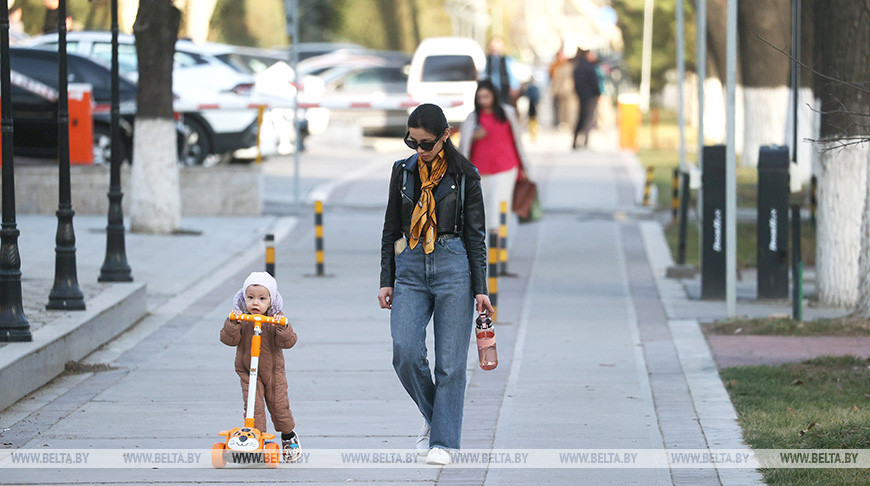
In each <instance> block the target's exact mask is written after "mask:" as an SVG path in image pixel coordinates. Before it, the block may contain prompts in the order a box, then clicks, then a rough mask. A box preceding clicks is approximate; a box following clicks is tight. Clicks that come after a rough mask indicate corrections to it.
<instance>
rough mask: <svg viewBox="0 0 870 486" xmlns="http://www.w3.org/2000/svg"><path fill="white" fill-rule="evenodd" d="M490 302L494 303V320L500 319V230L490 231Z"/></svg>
mask: <svg viewBox="0 0 870 486" xmlns="http://www.w3.org/2000/svg"><path fill="white" fill-rule="evenodd" d="M489 302H490V303H491V304H492V308H493V313H492V322H495V321H496V320H497V319H498V232H497V231H492V232H490V233H489Z"/></svg>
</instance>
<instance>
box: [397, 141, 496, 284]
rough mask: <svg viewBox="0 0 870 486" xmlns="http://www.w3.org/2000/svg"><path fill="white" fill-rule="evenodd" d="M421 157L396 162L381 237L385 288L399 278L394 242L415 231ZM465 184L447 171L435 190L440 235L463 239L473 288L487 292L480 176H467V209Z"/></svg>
mask: <svg viewBox="0 0 870 486" xmlns="http://www.w3.org/2000/svg"><path fill="white" fill-rule="evenodd" d="M417 159H418V155H417V154H414V155H412V156H411V157H409V158H407V159H405V160H398V161H396V163H395V164H394V165H393V174H392V177H391V178H390V195H389V199H388V200H387V211H386V215H385V216H384V232H383V236H382V238H381V287H392V286H393V284H394V282H395V281H396V260H395V249H394V244H395V242H396V240H398V239H399V238H403V237H405V236H407V235H408V234H409V233H410V231H411V214H412V213H413V211H414V205H415V204H416V203H417V201H419V199H420V179H419V177H417V174H418V172H417ZM403 183H404V184H403ZM461 187H462V176H461V175H459V174H453V173H447V174H444V177H443V178H442V179H441V182H440V183H439V184H438V186H436V187H435V189H434V191H433V194H434V196H435V219H436V220H437V222H438V235H444V234H456V235H458V236H460V237H461V238H462V239H463V241H464V242H465V249H466V253H467V254H468V266H469V270H470V272H471V289H472V291H473V292H474V294H475V295H477V294H486V293H487V288H486V251H487V250H486V219H485V218H484V213H483V196H482V194H481V192H480V179H478V178H476V177H468V176H466V177H465V197H464V198H462V199H463V204H464V206H465V208H464V209H465V210H464V211H462V210H460V208H459V200H460V198H459V190H460V188H461Z"/></svg>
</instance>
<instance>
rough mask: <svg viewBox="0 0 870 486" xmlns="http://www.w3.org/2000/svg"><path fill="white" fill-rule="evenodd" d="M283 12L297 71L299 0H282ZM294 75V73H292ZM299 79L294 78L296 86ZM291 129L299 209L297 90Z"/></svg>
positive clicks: (295, 70)
mask: <svg viewBox="0 0 870 486" xmlns="http://www.w3.org/2000/svg"><path fill="white" fill-rule="evenodd" d="M284 11H285V12H284V14H285V15H286V17H287V23H288V24H291V25H288V26H287V27H288V32H287V33H288V34H289V35H290V43H291V44H290V52H291V55H290V65H291V66H292V67H293V72H294V73H298V70H297V69H296V67H297V66H296V65H297V64H298V63H299V0H284ZM294 75H295V74H294ZM300 81H301V80H300V79H299V78H297V79H296V84H297V86H299V85H300V83H299V82H300ZM293 130H294V131H295V133H296V148H295V150H294V151H293V204H294V206H295V207H296V210H297V211H299V209H300V206H299V205H300V204H301V196H300V189H299V165H300V161H299V157H300V152H301V151H302V130H300V129H299V90H298V89H296V90H295V91H294V92H293Z"/></svg>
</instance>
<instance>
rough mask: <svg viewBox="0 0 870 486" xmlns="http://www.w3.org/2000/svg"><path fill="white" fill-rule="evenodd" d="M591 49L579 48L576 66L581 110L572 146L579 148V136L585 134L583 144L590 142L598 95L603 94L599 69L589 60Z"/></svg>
mask: <svg viewBox="0 0 870 486" xmlns="http://www.w3.org/2000/svg"><path fill="white" fill-rule="evenodd" d="M588 55H589V51H586V50H584V49H578V50H577V58H576V60H575V62H576V64H577V65H576V67H575V68H574V92H575V93H577V98H578V99H579V100H580V112H579V113H578V115H577V124H576V125H574V140H573V142H572V144H571V147H572V148H575V149H576V148H577V137H578V136H579V135H580V134H581V133H582V134H583V146H584V147H585V146H586V145H587V144H588V143H589V131H590V130H591V129H592V123H593V120H594V119H595V109H596V107H597V106H598V97H599V96H601V89H600V88H599V86H600V84H599V81H598V71H597V70H596V69H595V65H594V64H592V63H591V62H589V59H588Z"/></svg>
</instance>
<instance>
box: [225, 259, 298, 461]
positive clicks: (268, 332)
mask: <svg viewBox="0 0 870 486" xmlns="http://www.w3.org/2000/svg"><path fill="white" fill-rule="evenodd" d="M283 306H284V302H283V299H281V294H280V293H278V283H277V282H276V281H275V278H274V277H272V276H271V275H269V274H268V273H266V272H253V273H251V274H250V275H248V278H247V279H245V284H244V285H243V286H242V289H241V290H239V292H238V293H237V294H236V296H235V299H234V301H233V310H235V311H236V312H238V313H242V314H261V315H264V316H273V317H281V316H283V315H284V314H283V313H282V312H281V309H282V308H283ZM261 326H262V333H261V334H260V339H261V342H260V363H259V370H258V373H257V383H256V385H257V398H256V401H255V405H254V427H256V428H257V429H259V430H260V431H261V432H265V431H266V411H265V407H269V413H270V414H271V416H272V423H273V424H274V425H275V430H276V431H278V432H280V433H281V442H282V448H283V451H284V459H285V461H289V462H295V461H297V460H298V459H299V457H300V456H301V452H302V451H301V447H300V444H299V437H298V436H297V435H296V432H294V430H293V429H294V428H295V426H296V423H295V421H294V420H293V413H292V412H290V398H289V397H288V395H287V376H286V375H285V373H284V352H283V350H284V349H289V348H292V347H293V345H294V344H296V332H294V331H293V327H292V326H290V323H289V322H288V323H287V325H286V326H279V325H274V324H266V323H263V324H261ZM253 335H254V325H253V323H250V322H242V321H234V320H231V319H229V318H227V320H226V321H225V322H224V327H223V329H221V342H222V343H224V344H226V345H227V346H235V347H236V363H235V367H236V373H237V374H238V375H239V378H241V381H242V399H243V400H245V401H247V397H248V378H249V376H250V372H251V369H250V367H251V338H252V337H253ZM264 399H265V407H264ZM245 406H247V404H246V405H245Z"/></svg>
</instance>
